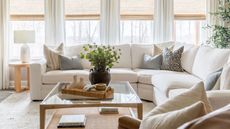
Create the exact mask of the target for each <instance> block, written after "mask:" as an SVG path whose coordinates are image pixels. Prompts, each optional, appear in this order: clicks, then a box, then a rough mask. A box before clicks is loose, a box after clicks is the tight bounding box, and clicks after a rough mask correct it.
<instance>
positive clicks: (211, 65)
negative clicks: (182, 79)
mask: <svg viewBox="0 0 230 129" xmlns="http://www.w3.org/2000/svg"><path fill="white" fill-rule="evenodd" d="M229 54H230V50H229V49H218V48H211V47H205V46H201V47H200V48H199V50H198V52H197V54H196V57H195V60H194V65H193V68H192V73H193V74H194V75H196V76H198V77H200V78H201V79H203V80H205V78H206V77H207V75H208V74H210V73H212V72H214V71H216V70H217V69H219V68H221V67H223V66H224V64H225V63H227V61H228V58H229Z"/></svg>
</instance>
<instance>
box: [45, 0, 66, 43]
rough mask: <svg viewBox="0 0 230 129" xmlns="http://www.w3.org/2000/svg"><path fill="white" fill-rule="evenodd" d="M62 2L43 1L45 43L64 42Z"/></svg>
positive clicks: (54, 0) (60, 0) (57, 0)
mask: <svg viewBox="0 0 230 129" xmlns="http://www.w3.org/2000/svg"><path fill="white" fill-rule="evenodd" d="M64 16H65V13H64V0H45V33H46V34H45V43H46V44H52V45H55V44H59V43H62V42H65V18H64Z"/></svg>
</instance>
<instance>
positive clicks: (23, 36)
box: [14, 30, 35, 43]
mask: <svg viewBox="0 0 230 129" xmlns="http://www.w3.org/2000/svg"><path fill="white" fill-rule="evenodd" d="M34 42H35V31H34V30H16V31H14V43H34Z"/></svg>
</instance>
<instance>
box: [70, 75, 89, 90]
mask: <svg viewBox="0 0 230 129" xmlns="http://www.w3.org/2000/svg"><path fill="white" fill-rule="evenodd" d="M85 85H86V84H85V82H84V79H83V78H81V77H80V80H79V81H78V77H77V75H74V76H73V82H72V83H71V84H70V86H69V87H70V88H71V89H74V88H76V89H83V88H84V86H85Z"/></svg>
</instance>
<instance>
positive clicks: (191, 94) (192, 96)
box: [141, 82, 212, 129]
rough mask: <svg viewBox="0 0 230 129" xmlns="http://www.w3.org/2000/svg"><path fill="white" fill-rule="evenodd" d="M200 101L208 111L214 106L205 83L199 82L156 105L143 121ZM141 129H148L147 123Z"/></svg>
mask: <svg viewBox="0 0 230 129" xmlns="http://www.w3.org/2000/svg"><path fill="white" fill-rule="evenodd" d="M198 101H202V102H203V103H204V105H205V108H206V110H207V112H211V111H212V108H211V106H210V104H209V102H208V99H207V95H206V92H205V89H204V83H203V82H199V83H197V84H196V85H194V86H193V87H192V88H190V89H189V90H187V91H185V92H183V93H181V94H179V95H178V96H175V97H173V98H171V99H169V100H168V101H166V102H165V103H163V104H161V105H159V106H157V107H155V108H154V109H153V110H152V111H150V112H149V113H148V114H147V115H146V116H145V118H144V119H143V123H145V122H147V123H148V122H151V120H149V117H151V116H154V115H158V114H162V113H167V112H170V111H175V110H179V109H182V108H184V107H187V106H190V105H191V104H194V103H196V102H198ZM141 127H142V128H141V129H147V128H144V127H145V125H144V124H143V125H141Z"/></svg>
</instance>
